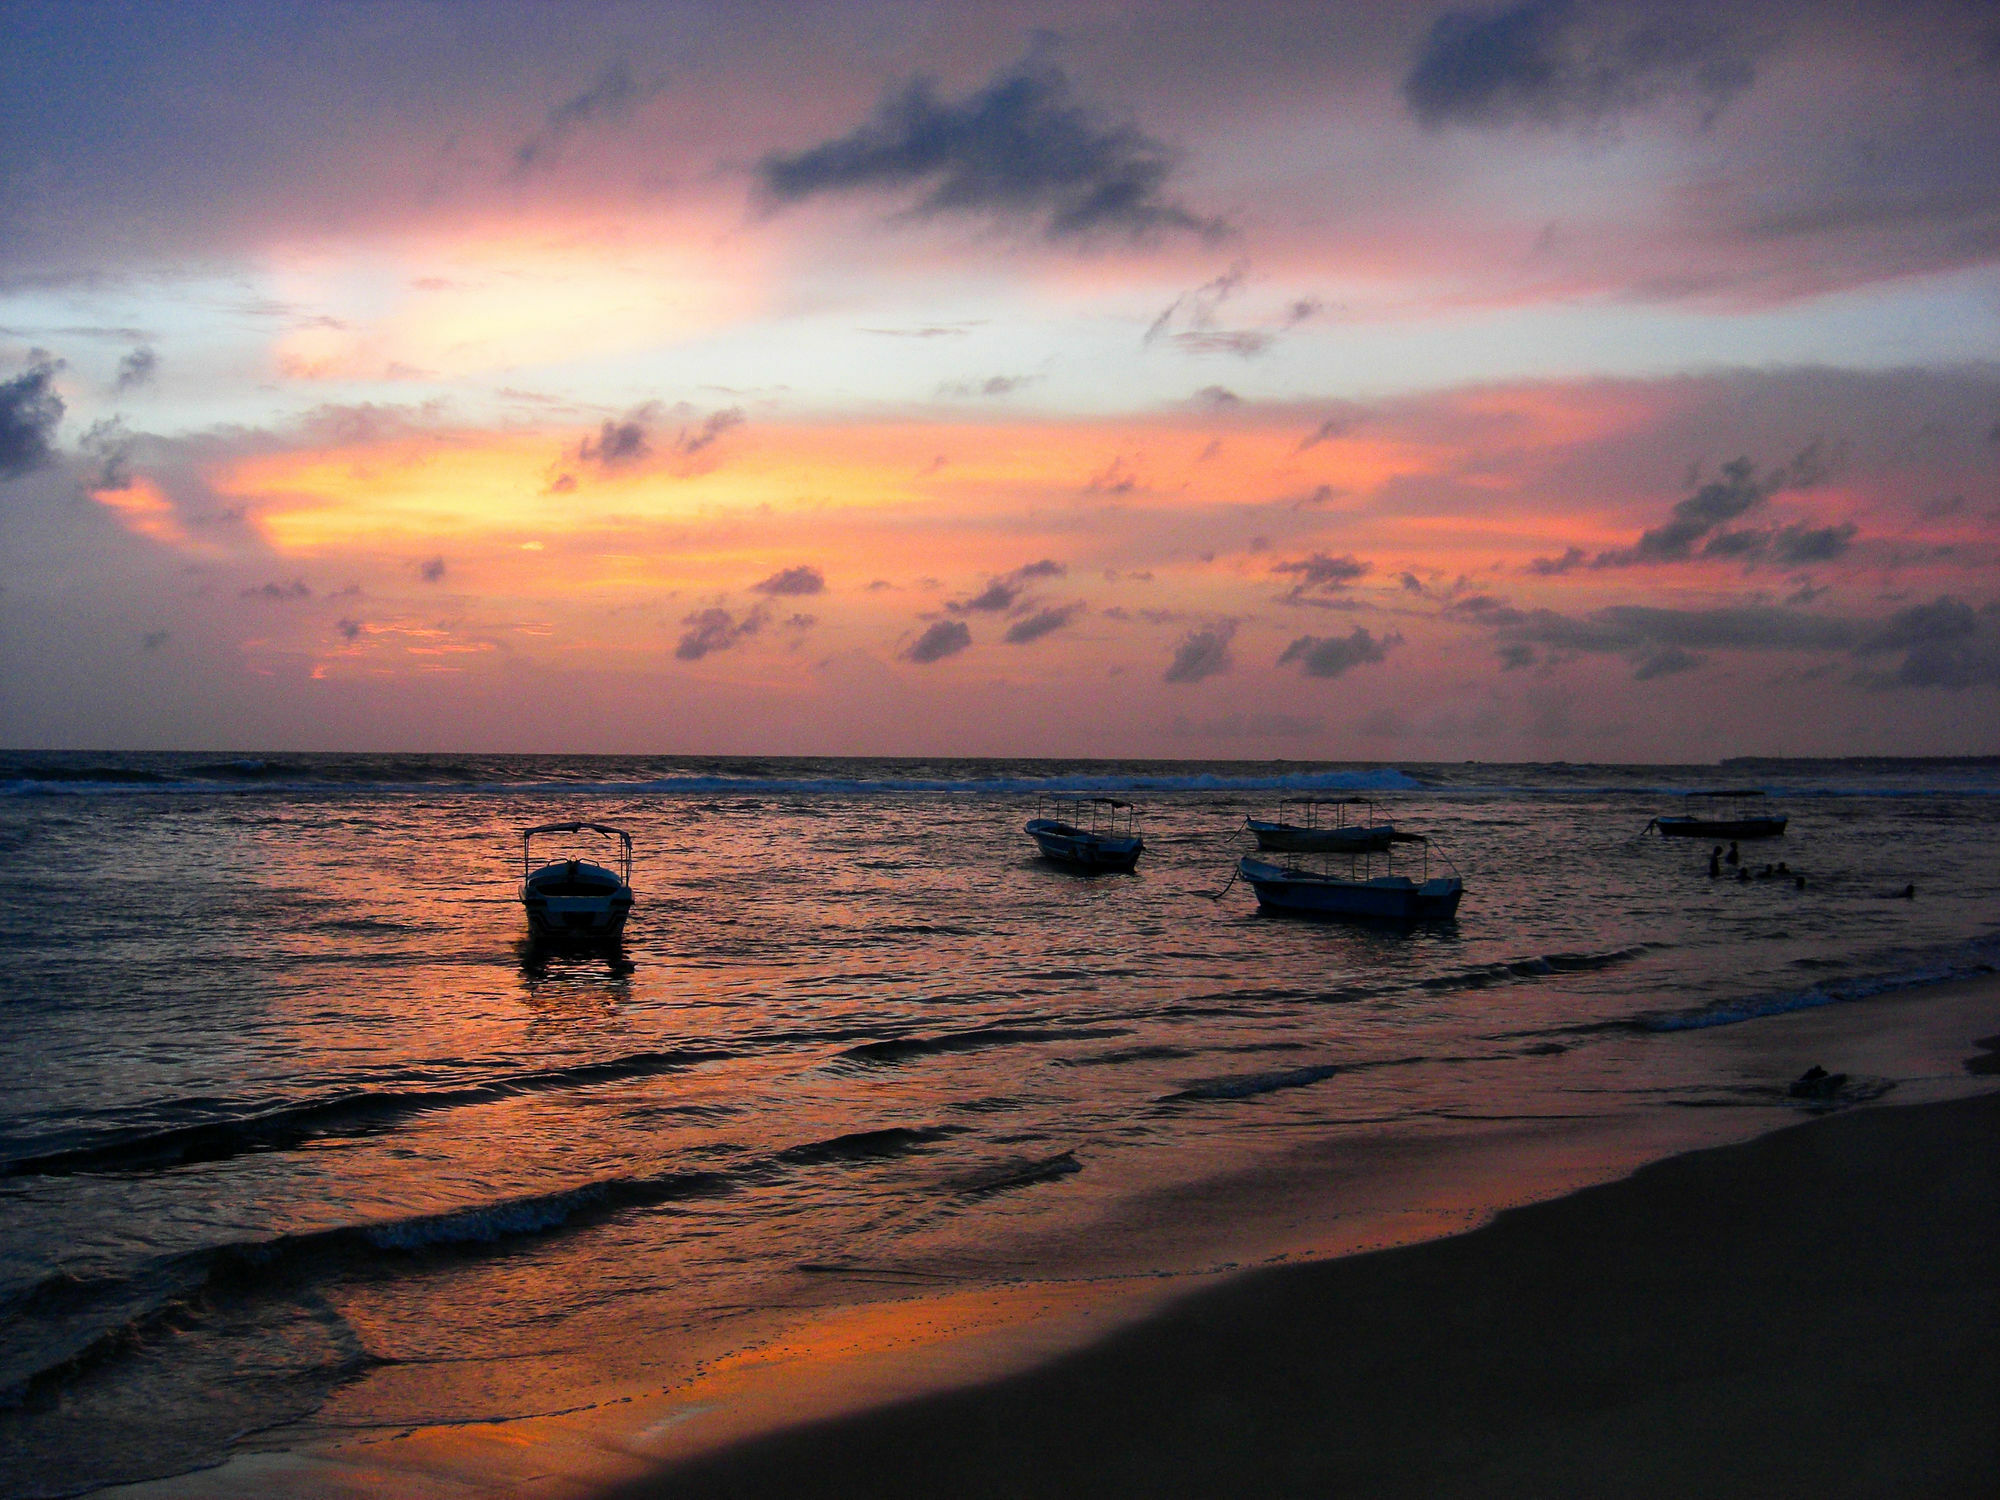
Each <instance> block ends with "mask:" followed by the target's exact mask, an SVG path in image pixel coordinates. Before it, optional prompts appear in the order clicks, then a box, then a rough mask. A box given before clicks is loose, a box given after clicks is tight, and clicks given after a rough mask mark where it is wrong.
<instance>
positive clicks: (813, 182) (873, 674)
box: [0, 0, 2000, 760]
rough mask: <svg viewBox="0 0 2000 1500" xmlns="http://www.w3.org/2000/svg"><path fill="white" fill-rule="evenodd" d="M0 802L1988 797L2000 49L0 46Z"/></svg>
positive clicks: (1566, 23) (982, 37) (1307, 36)
mask: <svg viewBox="0 0 2000 1500" xmlns="http://www.w3.org/2000/svg"><path fill="white" fill-rule="evenodd" d="M0 121H4V125H0V744H5V745H10V746H17V747H90V748H167V749H172V748H188V749H243V750H254V749H313V748H329V749H332V748H340V749H437V750H445V749H487V750H564V749H574V750H615V751H656V752H662V753H670V752H690V753H820V752H825V753H864V754H874V753H910V754H933V753H964V754H1002V755H1004V754H1077V755H1120V754H1131V755H1163V756H1185V757H1207V756H1229V757H1241V758H1259V759H1262V758H1270V757H1288V758H1293V759H1306V758H1341V759H1398V758H1400V759H1423V758H1451V759H1460V758H1477V759H1494V760H1501V759H1546V758H1558V757H1559V758H1566V759H1578V760H1581V759H1625V760H1629V759H1664V760H1688V759H1708V758H1713V757H1716V756H1721V755H1730V754H1778V753H1793V754H1840V753H1870V754H1874V753H1903V754H1910V753H1947V754H1960V753H1995V752H2000V567H1996V565H2000V5H1996V4H1994V3H1991V0H1986V3H1973V0H1964V3H1922V0H1917V3H1902V0H1898V3H1854V4H1843V5H1826V4H1812V3H1799V4H1763V3H1753V4H1717V5H1713V6H1709V5H1703V4H1700V3H1673V0H1635V3H1597V0H1567V3H1565V0H1528V3H1525V4H1519V5H1501V6H1497V7H1473V8H1456V7H1454V6H1452V5H1449V4H1426V3H1410V4H1397V3H1386V4H1360V3H1352V4H1346V5H1341V4H1328V3H1313V4H1298V5H1282V4H1258V5H1245V6H1240V7H1239V6H1228V7H1225V6H1215V5H1169V4H1158V5H1130V4H1117V5H1114V4H1095V5H1094V4H1088V3H1073V4H1065V5H1030V4H1003V3H991V4H987V3H982V4H970V3H953V4H947V3H929V4H886V3H866V0H843V3H838V4H823V5H814V4H797V5H772V6H758V5H744V4H741V3H735V4H724V3H716V4H643V5H641V4H634V5H619V4H576V5H568V6H562V5H549V4H540V3H537V4H521V5H499V4H478V3H470V0H465V3H442V0H440V3H432V4H419V3H380V4H362V3H312V4H298V5H286V4H281V3H274V0H254V3H222V0H216V3H203V4H200V5H190V4H144V5H117V4H108V3H107V4H90V5H76V4H73V3H70V4H62V5H40V4H34V3H25V0H13V3H10V4H9V5H7V6H6V7H5V8H4V10H0Z"/></svg>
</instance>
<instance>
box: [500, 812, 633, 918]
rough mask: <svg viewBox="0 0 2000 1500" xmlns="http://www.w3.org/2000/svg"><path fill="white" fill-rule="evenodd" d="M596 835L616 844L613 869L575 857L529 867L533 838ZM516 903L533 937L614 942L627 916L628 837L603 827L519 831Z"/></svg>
mask: <svg viewBox="0 0 2000 1500" xmlns="http://www.w3.org/2000/svg"><path fill="white" fill-rule="evenodd" d="M582 833H591V834H597V835H600V836H602V837H604V838H609V839H615V840H617V845H616V848H617V852H616V854H615V855H613V856H612V858H613V860H614V861H615V863H616V865H617V868H616V869H610V868H607V867H606V866H604V865H600V864H592V863H590V862H589V861H587V860H584V859H580V858H578V857H576V856H575V855H566V856H564V857H563V858H561V859H557V860H552V861H550V862H549V863H547V864H544V865H542V866H541V867H540V868H534V866H533V859H532V857H531V856H530V853H529V850H530V847H531V846H532V845H533V843H534V841H535V840H536V839H538V838H543V837H548V836H553V835H556V834H569V835H572V836H573V835H576V834H582ZM521 905H522V906H524V907H526V908H527V912H528V930H529V931H530V932H531V933H532V934H533V935H534V936H536V937H538V938H568V939H575V938H598V939H603V938H615V937H617V936H618V935H619V934H620V933H621V932H623V931H624V930H625V919H626V917H628V916H630V915H631V913H632V835H631V834H629V833H627V832H626V831H625V830H624V829H622V828H613V827H611V826H610V825H609V824H608V823H542V824H540V825H538V826H536V827H534V828H528V829H523V830H522V832H521Z"/></svg>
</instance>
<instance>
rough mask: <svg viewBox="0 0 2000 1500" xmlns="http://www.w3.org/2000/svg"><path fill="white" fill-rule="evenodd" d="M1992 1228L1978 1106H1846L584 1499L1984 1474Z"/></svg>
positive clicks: (1993, 1325)
mask: <svg viewBox="0 0 2000 1500" xmlns="http://www.w3.org/2000/svg"><path fill="white" fill-rule="evenodd" d="M1996 1229H2000V1094H1993V1093H1988V1094H1984V1095H1979V1096H1975V1097H1972V1098H1967V1099H1961V1100H1956V1101H1950V1102H1945V1103H1929V1104H1918V1105H1912V1106H1908V1107H1903V1108H1881V1109H1867V1110H1857V1111H1853V1112H1850V1113H1846V1114H1840V1115H1833V1116H1829V1117H1826V1118H1822V1119H1817V1120H1812V1121H1808V1122H1806V1123H1804V1124H1802V1125H1798V1126H1794V1127H1792V1128H1789V1129H1784V1130H1780V1131H1777V1132H1773V1133H1771V1134H1768V1135H1764V1136H1761V1137H1759V1138H1757V1139H1755V1140H1752V1141H1748V1142H1744V1143H1741V1144H1737V1145H1731V1146H1723V1147H1718V1148H1714V1149H1712V1150H1708V1151H1701V1152H1695V1153H1691V1154H1688V1155H1683V1156H1677V1157H1673V1158H1669V1159H1668V1160H1665V1161H1661V1162H1656V1163H1653V1164H1651V1165H1648V1166H1646V1167H1643V1168H1641V1169H1640V1170H1639V1171H1637V1172H1635V1173H1634V1174H1632V1175H1631V1176H1630V1177H1627V1178H1624V1179H1621V1180H1619V1181H1617V1182H1612V1183H1607V1184H1604V1185H1601V1186H1597V1187H1592V1188H1587V1189H1584V1190H1582V1191H1581V1192H1578V1193H1574V1194H1571V1195H1569V1196H1568V1197H1565V1198H1561V1199H1557V1200H1554V1201H1551V1202H1546V1203H1540V1204H1535V1205H1532V1206H1528V1207H1524V1208H1518V1209H1512V1210H1508V1211H1506V1212H1505V1213H1503V1214H1501V1215H1500V1216H1499V1217H1498V1218H1496V1219H1495V1220H1494V1222H1492V1223H1490V1224H1488V1225H1486V1226H1485V1227H1483V1228H1481V1229H1479V1230H1476V1231H1474V1232H1472V1233H1470V1234H1465V1235H1460V1236H1455V1237H1451V1238H1447V1239H1443V1240H1436V1241H1431V1242H1428V1243H1425V1244H1421V1245H1416V1246H1410V1247H1405V1248H1401V1249H1396V1250H1390V1251H1383V1252H1380V1253H1376V1254H1370V1255H1363V1256H1357V1257H1350V1258H1347V1259H1343V1260H1336V1261H1326V1262H1317V1263H1313V1264H1309V1265H1303V1266H1297V1267H1287V1268H1282V1269H1272V1270H1266V1271H1261V1272H1258V1273H1255V1274H1253V1275H1249V1276H1245V1277H1242V1278H1239V1279H1237V1280H1235V1281H1232V1282H1230V1283H1228V1284H1225V1285H1223V1286H1219V1287H1216V1288H1213V1289H1211V1290H1208V1291H1206V1292H1202V1293H1199V1294H1197V1295H1195V1296H1193V1297H1190V1298H1188V1299H1186V1300H1185V1301H1183V1302H1181V1303H1179V1304H1177V1305H1176V1306H1175V1307H1173V1308H1172V1309H1170V1310H1168V1311H1167V1312H1165V1313H1163V1314H1161V1315H1159V1316H1157V1317H1155V1318H1152V1319H1149V1320H1147V1321H1146V1322H1144V1323H1143V1324H1141V1325H1138V1326H1137V1327H1134V1328H1132V1329H1129V1330H1127V1331H1125V1332H1122V1333H1120V1334H1117V1335H1114V1336H1113V1337H1111V1338H1109V1339H1107V1340H1105V1341H1104V1342H1102V1343H1100V1344H1098V1345H1095V1346H1093V1347H1091V1348H1089V1349H1086V1350H1083V1351H1081V1352H1079V1353H1076V1354H1073V1355H1070V1356H1067V1357H1065V1358H1063V1359H1060V1360H1058V1361H1055V1362H1054V1363H1052V1364H1050V1365H1048V1366H1046V1367H1044V1368H1042V1369H1040V1370H1037V1371H1034V1372H1031V1373H1029V1374H1026V1375H1022V1376H1016V1377H1013V1378H1010V1379H1007V1380H1003V1381H999V1382H996V1383H993V1384H989V1385H986V1386H981V1387H977V1388H974V1389H971V1390H964V1391H957V1392H948V1393H944V1394H941V1395H937V1396H932V1397H928V1398H924V1399H921V1400H917V1401H912V1402H907V1403H904V1404H903V1405H900V1406H896V1407H892V1408H889V1409H886V1410H882V1411H877V1412H872V1413H869V1414H866V1415H863V1416H860V1417H855V1418H851V1419H847V1420H844V1421H838V1422H831V1423H824V1424H820V1425H818V1426H814V1427H809V1428H806V1429H803V1430H799V1431H794V1432H788V1433H782V1434H779V1435H776V1436H773V1437H770V1438H766V1439H764V1440H762V1441H759V1442H754V1443H749V1444H745V1445H742V1446H740V1447H738V1448H735V1449H731V1450H727V1451H724V1452H722V1453H719V1454H715V1455H712V1456H710V1457H708V1458H705V1459H698V1460H693V1461H690V1462H687V1463H683V1464H681V1465H678V1466H676V1467H675V1468H673V1469H670V1470H667V1471H665V1472H663V1473H660V1474H657V1475H654V1476H651V1477H649V1478H648V1479H646V1480H644V1481H641V1482H639V1483H636V1484H632V1485H628V1486H624V1487H621V1488H619V1489H617V1490H615V1491H613V1492H611V1493H612V1495H613V1496H615V1497H616V1500H665V1497H688V1500H694V1497H708V1496H716V1497H720V1496H732V1497H751V1496H763V1495H772V1496H776V1495H779V1494H785V1495H793V1496H800V1495H806V1496H809V1495H854V1494H863V1493H866V1494H871V1495H882V1496H896V1495H912V1496H915V1495H927V1494H939V1493H957V1494H965V1495H972V1496H995V1497H998V1496H1003V1495H1007V1496H1015V1495H1080V1494H1092V1495H1100V1496H1116V1495H1134V1496H1137V1495H1224V1494H1297V1495H1302V1496H1303V1495H1329V1494H1365V1495H1370V1496H1379V1495H1404V1494H1408V1495H1466V1496H1473V1495H1479V1496H1511V1495H1520V1496H1531V1495H1577V1496H1583V1495H1595V1494H1604V1493H1619V1494H1631V1495H1658V1496H1663V1497H1664V1496H1670V1495H1688V1494H1702V1495H1735V1494H1742V1495H1746V1496H1747V1495H1753V1494H1754V1495H1763V1496H1769V1495H1805V1494H1811V1495H1814V1496H1827V1495H1871V1494H1872V1495H1888V1494H1894V1495H1902V1496H1907V1495H1938V1496H1944V1495H1977V1494H1990V1493H1992V1491H1993V1487H1994V1482H1995V1479H1996V1477H2000V1338H1996V1337H1995V1335H1996V1334H2000V1236H1996V1234H1995V1230H1996Z"/></svg>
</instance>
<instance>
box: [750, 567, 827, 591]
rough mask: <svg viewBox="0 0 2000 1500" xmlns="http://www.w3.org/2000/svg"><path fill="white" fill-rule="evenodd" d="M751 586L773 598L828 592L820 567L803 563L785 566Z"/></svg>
mask: <svg viewBox="0 0 2000 1500" xmlns="http://www.w3.org/2000/svg"><path fill="white" fill-rule="evenodd" d="M750 587H751V588H752V589H754V590H756V592H758V593H760V594H769V595H771V596H772V597H773V598H797V597H802V596H803V595H806V594H823V593H825V592H826V578H825V575H823V574H822V573H821V572H820V570H819V569H818V568H815V567H812V566H810V565H808V564H804V563H801V564H800V565H799V566H798V567H796V568H784V569H781V570H780V571H778V572H776V573H773V574H772V575H771V576H770V577H769V578H766V579H765V580H764V581H763V582H761V583H753V584H751V585H750Z"/></svg>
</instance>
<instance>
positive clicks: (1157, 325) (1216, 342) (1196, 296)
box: [1139, 265, 1294, 401]
mask: <svg viewBox="0 0 2000 1500" xmlns="http://www.w3.org/2000/svg"><path fill="white" fill-rule="evenodd" d="M1248 275H1249V273H1248V271H1247V270H1246V269H1245V268H1244V267H1243V266H1241V265H1237V266H1232V267H1230V268H1229V269H1228V270H1227V271H1225V272H1223V274H1222V275H1220V276H1217V277H1215V278H1214V279H1212V280H1210V281H1205V282H1203V283H1202V284H1201V285H1200V286H1198V287H1196V288H1195V289H1194V290H1193V291H1191V292H1183V293H1181V295H1180V296H1178V297H1176V298H1174V300H1173V301H1171V302H1169V303H1168V304H1167V305H1166V307H1165V308H1164V309H1162V311H1161V312H1160V315H1159V316H1158V317H1156V318H1154V319H1153V321H1152V322H1151V323H1150V324H1148V325H1147V327H1146V332H1145V334H1144V335H1143V336H1142V337H1141V338H1140V340H1139V342H1140V343H1141V344H1142V345H1145V344H1153V343H1158V342H1160V341H1161V340H1164V341H1166V342H1167V343H1169V344H1172V345H1173V346H1174V347H1175V348H1177V349H1181V350H1183V351H1185V352H1186V353H1189V354H1235V355H1240V356H1241V357H1243V358H1245V359H1249V358H1251V357H1253V356H1255V355H1258V354H1262V353H1263V352H1264V351H1265V350H1266V349H1268V348H1270V347H1271V345H1272V344H1273V343H1275V342H1276V341H1277V337H1278V332H1277V331H1274V330H1272V329H1269V328H1227V327H1224V326H1222V323H1221V311H1222V306H1223V304H1224V303H1226V302H1227V301H1229V299H1230V298H1232V297H1234V296H1235V295H1236V294H1237V293H1238V292H1240V291H1241V290H1242V289H1243V286H1244V282H1245V281H1246V279H1247V278H1248ZM1293 326H1294V321H1293V320H1287V321H1285V322H1284V323H1283V325H1282V327H1283V328H1290V327H1293ZM1280 331H1281V330H1280ZM1208 389H1209V390H1211V391H1220V390H1221V389H1222V388H1221V387H1220V386H1210V387H1209V388H1208ZM1224 394H1225V395H1228V396H1229V400H1231V401H1233V400H1235V399H1236V398H1235V397H1234V396H1233V395H1230V394H1229V393H1227V392H1224Z"/></svg>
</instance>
